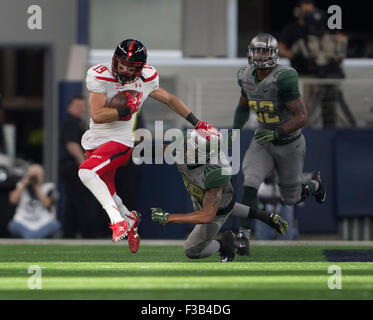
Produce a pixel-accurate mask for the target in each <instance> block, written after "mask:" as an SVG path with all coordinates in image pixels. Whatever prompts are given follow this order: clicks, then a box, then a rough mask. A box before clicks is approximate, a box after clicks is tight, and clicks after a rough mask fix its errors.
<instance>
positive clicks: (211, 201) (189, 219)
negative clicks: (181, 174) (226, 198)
mask: <svg viewBox="0 0 373 320" xmlns="http://www.w3.org/2000/svg"><path fill="white" fill-rule="evenodd" d="M222 194H223V187H217V188H211V189H208V190H207V191H206V192H205V196H204V198H203V203H202V209H200V210H197V211H193V212H190V213H171V214H168V215H167V217H166V219H165V221H163V222H162V221H161V220H160V219H158V218H159V217H160V216H161V214H162V213H161V212H162V211H163V210H162V209H159V208H152V219H153V221H155V222H159V223H161V224H166V223H167V222H173V223H188V224H204V223H210V222H211V221H212V220H214V218H215V216H216V213H217V212H218V210H219V206H220V203H221V200H222ZM163 213H164V214H165V212H164V211H163Z"/></svg>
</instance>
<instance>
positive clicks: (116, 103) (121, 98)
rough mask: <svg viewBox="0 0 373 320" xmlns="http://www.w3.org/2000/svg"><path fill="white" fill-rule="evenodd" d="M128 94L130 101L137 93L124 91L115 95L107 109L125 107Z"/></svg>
mask: <svg viewBox="0 0 373 320" xmlns="http://www.w3.org/2000/svg"><path fill="white" fill-rule="evenodd" d="M128 94H129V95H130V96H131V97H132V99H134V98H136V95H137V91H135V90H125V91H121V92H119V93H117V94H116V95H115V96H114V97H113V98H112V99H111V100H110V102H109V104H108V108H121V107H124V106H125V105H127V101H128Z"/></svg>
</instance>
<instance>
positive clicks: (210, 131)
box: [194, 121, 221, 141]
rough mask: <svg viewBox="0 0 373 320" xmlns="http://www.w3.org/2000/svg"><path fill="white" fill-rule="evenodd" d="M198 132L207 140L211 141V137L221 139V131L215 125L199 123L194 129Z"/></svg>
mask: <svg viewBox="0 0 373 320" xmlns="http://www.w3.org/2000/svg"><path fill="white" fill-rule="evenodd" d="M194 129H196V130H197V131H198V133H199V134H200V135H201V136H202V137H204V138H206V140H208V141H210V139H211V137H210V136H217V137H220V136H221V134H220V132H219V130H218V129H217V128H216V127H214V126H213V125H211V124H209V123H207V122H203V121H198V123H197V125H196V126H195V127H194Z"/></svg>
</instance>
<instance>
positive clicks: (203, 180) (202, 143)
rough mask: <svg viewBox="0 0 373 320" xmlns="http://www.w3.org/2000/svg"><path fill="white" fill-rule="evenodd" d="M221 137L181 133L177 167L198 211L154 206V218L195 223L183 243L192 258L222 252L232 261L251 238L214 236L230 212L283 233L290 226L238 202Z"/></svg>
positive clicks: (191, 132) (218, 134)
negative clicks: (255, 220)
mask: <svg viewBox="0 0 373 320" xmlns="http://www.w3.org/2000/svg"><path fill="white" fill-rule="evenodd" d="M220 137H221V136H220V133H219V132H218V131H216V135H210V136H209V137H207V138H205V137H202V136H201V135H200V134H199V133H198V132H197V131H196V130H188V133H187V134H186V136H183V137H179V138H178V139H176V142H175V143H173V145H174V146H173V147H175V146H176V147H178V146H179V147H181V149H182V150H183V152H180V153H179V159H177V167H178V170H179V172H180V174H181V176H182V178H183V180H184V185H185V187H186V189H187V190H188V192H189V194H190V196H191V199H192V202H193V207H194V209H195V211H193V212H190V213H183V214H180V213H169V212H166V211H165V210H163V209H161V208H152V209H151V210H152V219H153V221H154V222H158V223H160V224H163V225H165V224H166V223H170V222H172V223H190V224H196V226H195V228H194V229H193V231H192V232H191V233H190V235H189V237H188V238H187V240H186V241H185V244H184V251H185V254H186V255H187V256H188V257H189V258H191V259H199V258H204V257H208V256H211V255H212V254H214V253H216V252H219V253H220V257H221V258H220V259H221V261H224V262H225V261H232V260H233V259H234V256H235V250H236V251H237V250H238V251H239V250H242V248H248V240H247V243H242V241H236V239H235V235H234V234H233V233H232V231H227V232H225V233H223V235H222V237H221V239H219V240H215V237H216V236H217V233H218V231H219V230H220V228H221V227H222V225H223V224H224V222H225V221H226V219H227V218H228V217H229V216H230V215H232V216H238V217H242V218H248V217H249V218H251V219H260V220H261V221H263V222H265V223H266V224H268V225H269V226H271V227H272V228H274V229H276V230H277V231H278V232H279V233H280V234H286V232H287V228H288V224H287V222H286V221H285V220H283V219H282V218H281V217H280V216H279V215H278V214H274V213H272V212H267V211H263V210H259V209H257V208H250V207H248V206H245V205H242V204H240V203H236V202H235V193H234V189H233V186H232V184H231V175H230V172H231V167H230V165H229V163H228V161H227V160H226V157H225V155H224V153H223V152H222V151H220V143H221V139H220ZM175 150H176V149H175ZM179 150H180V149H179ZM190 160H192V161H190Z"/></svg>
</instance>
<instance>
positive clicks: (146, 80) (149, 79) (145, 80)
mask: <svg viewBox="0 0 373 320" xmlns="http://www.w3.org/2000/svg"><path fill="white" fill-rule="evenodd" d="M157 76H158V72H156V73H154V74H153V75H152V76H151V77H150V78H147V79H143V81H144V82H149V81H152V80H154V79H155V78H156V77H157Z"/></svg>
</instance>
